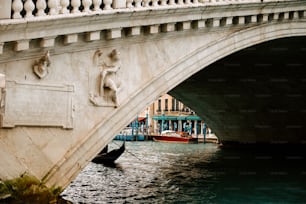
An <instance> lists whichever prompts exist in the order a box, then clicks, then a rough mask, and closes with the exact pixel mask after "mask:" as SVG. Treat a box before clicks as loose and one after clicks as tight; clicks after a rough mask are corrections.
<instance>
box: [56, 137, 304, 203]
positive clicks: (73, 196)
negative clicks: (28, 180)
mask: <svg viewBox="0 0 306 204" xmlns="http://www.w3.org/2000/svg"><path fill="white" fill-rule="evenodd" d="M121 144H122V143H121V142H120V141H116V142H112V143H111V144H110V146H109V149H112V148H118V147H119V146H120V145H121ZM305 158H306V155H305V153H301V152H300V151H296V150H292V149H290V150H289V149H285V148H280V149H278V150H272V149H261V148H258V149H237V148H233V149H221V148H219V147H218V146H217V145H215V144H203V143H200V144H169V143H158V142H149V141H148V142H127V143H126V152H125V153H124V154H123V155H122V156H121V157H120V158H119V159H118V160H117V161H116V165H115V166H113V167H107V166H104V165H102V164H94V163H89V164H88V166H87V167H86V168H85V169H84V170H83V171H82V172H81V173H80V174H79V176H78V177H77V178H76V179H75V180H74V181H73V182H72V183H71V184H70V186H69V187H68V188H67V189H66V190H65V191H64V192H63V193H62V197H63V198H64V199H67V200H70V201H72V202H73V203H244V204H245V203H306V161H305Z"/></svg>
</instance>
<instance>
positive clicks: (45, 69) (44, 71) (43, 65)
mask: <svg viewBox="0 0 306 204" xmlns="http://www.w3.org/2000/svg"><path fill="white" fill-rule="evenodd" d="M50 64H51V61H50V52H49V51H47V52H46V54H45V55H44V56H42V57H41V58H40V59H39V60H38V61H35V63H34V65H33V71H34V73H35V74H36V75H37V76H38V77H39V78H40V79H43V78H45V77H46V76H47V75H48V73H49V66H50Z"/></svg>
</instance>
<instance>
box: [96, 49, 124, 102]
mask: <svg viewBox="0 0 306 204" xmlns="http://www.w3.org/2000/svg"><path fill="white" fill-rule="evenodd" d="M108 57H109V62H106V63H103V64H102V70H101V72H100V79H101V81H100V96H104V89H105V88H109V89H110V90H111V91H112V92H113V93H112V100H113V102H114V103H115V105H116V106H118V99H117V92H118V89H119V86H117V83H116V73H117V72H118V71H119V69H120V67H121V62H120V53H119V51H117V50H116V49H114V50H113V51H112V52H111V53H110V54H109V56H108Z"/></svg>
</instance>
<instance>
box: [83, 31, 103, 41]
mask: <svg viewBox="0 0 306 204" xmlns="http://www.w3.org/2000/svg"><path fill="white" fill-rule="evenodd" d="M94 40H100V31H94V32H89V33H86V41H94Z"/></svg>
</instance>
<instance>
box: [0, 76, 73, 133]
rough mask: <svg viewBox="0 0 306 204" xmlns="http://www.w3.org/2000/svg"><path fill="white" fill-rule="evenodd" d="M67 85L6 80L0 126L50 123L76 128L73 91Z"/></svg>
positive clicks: (44, 124) (51, 124)
mask: <svg viewBox="0 0 306 204" xmlns="http://www.w3.org/2000/svg"><path fill="white" fill-rule="evenodd" d="M73 93H74V86H73V85H67V84H37V83H23V82H17V81H8V80H7V81H6V97H5V106H4V108H5V114H3V116H2V121H1V124H0V126H1V127H5V128H13V127H15V126H49V127H62V128H67V129H71V128H73V104H72V94H73Z"/></svg>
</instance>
